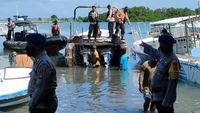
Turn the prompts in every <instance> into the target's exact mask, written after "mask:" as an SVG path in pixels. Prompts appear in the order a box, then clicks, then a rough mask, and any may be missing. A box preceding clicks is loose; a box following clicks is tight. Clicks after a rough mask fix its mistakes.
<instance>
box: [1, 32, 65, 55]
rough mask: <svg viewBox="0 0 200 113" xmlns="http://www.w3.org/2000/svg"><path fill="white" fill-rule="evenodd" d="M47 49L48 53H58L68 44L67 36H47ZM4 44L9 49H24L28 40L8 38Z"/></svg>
mask: <svg viewBox="0 0 200 113" xmlns="http://www.w3.org/2000/svg"><path fill="white" fill-rule="evenodd" d="M46 40H47V43H46V45H45V49H46V51H47V53H48V54H57V53H58V52H59V51H60V50H61V49H63V48H65V46H66V44H67V37H65V36H51V37H47V39H46ZM3 45H4V47H5V48H7V49H12V50H17V51H24V50H25V48H26V45H27V42H26V41H14V40H6V41H4V42H3Z"/></svg>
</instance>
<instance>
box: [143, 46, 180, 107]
mask: <svg viewBox="0 0 200 113" xmlns="http://www.w3.org/2000/svg"><path fill="white" fill-rule="evenodd" d="M144 48H145V49H146V53H147V54H148V53H149V54H150V55H156V57H157V58H159V62H158V64H157V68H156V70H155V72H154V76H153V77H152V80H151V86H152V90H153V101H162V106H171V105H173V103H174V102H175V100H176V87H177V83H178V79H179V70H180V64H179V60H178V58H177V56H176V55H175V54H174V53H171V54H170V55H168V56H164V55H163V54H160V52H159V51H158V50H157V49H154V48H152V47H151V46H150V45H145V46H144ZM152 53H153V54H152ZM153 57H155V56H153Z"/></svg>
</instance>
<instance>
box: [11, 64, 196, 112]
mask: <svg viewBox="0 0 200 113" xmlns="http://www.w3.org/2000/svg"><path fill="white" fill-rule="evenodd" d="M138 72H139V70H137V69H134V70H129V71H119V70H116V69H115V68H104V67H101V68H81V67H73V68H66V67H64V68H61V67H59V68H57V78H58V87H57V90H56V92H57V96H58V99H59V106H58V109H57V113H143V112H142V104H143V101H144V99H143V95H142V94H141V93H140V92H139V91H138ZM177 92H178V96H177V101H176V103H175V112H176V113H189V112H192V111H196V110H198V109H200V95H199V87H198V86H196V85H194V84H188V83H185V82H179V84H178V91H177ZM27 110H28V107H27V104H23V105H21V106H17V107H16V108H15V109H9V110H8V112H9V113H27V112H28V111H27Z"/></svg>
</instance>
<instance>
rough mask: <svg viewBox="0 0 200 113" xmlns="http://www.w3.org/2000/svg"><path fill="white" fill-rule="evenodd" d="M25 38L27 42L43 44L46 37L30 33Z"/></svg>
mask: <svg viewBox="0 0 200 113" xmlns="http://www.w3.org/2000/svg"><path fill="white" fill-rule="evenodd" d="M26 40H27V42H28V43H31V44H33V45H45V43H46V37H44V36H43V35H41V34H39V33H31V34H28V35H27V36H26Z"/></svg>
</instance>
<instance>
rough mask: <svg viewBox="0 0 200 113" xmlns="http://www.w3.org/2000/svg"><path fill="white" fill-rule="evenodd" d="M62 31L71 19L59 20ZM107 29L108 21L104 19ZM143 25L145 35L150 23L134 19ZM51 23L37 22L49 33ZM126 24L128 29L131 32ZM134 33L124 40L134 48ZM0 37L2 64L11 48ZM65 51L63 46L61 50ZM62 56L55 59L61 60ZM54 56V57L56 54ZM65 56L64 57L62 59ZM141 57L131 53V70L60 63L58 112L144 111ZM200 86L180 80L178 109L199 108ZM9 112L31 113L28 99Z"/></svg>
mask: <svg viewBox="0 0 200 113" xmlns="http://www.w3.org/2000/svg"><path fill="white" fill-rule="evenodd" d="M60 25H61V29H62V32H61V33H62V34H64V35H66V36H69V33H70V32H69V23H63V24H60ZM76 26H77V28H78V29H77V31H78V32H81V31H82V29H83V30H84V31H86V30H87V28H88V23H77V24H76ZM100 26H101V28H104V29H106V28H107V24H106V23H102V24H101V25H100ZM137 26H139V27H140V31H141V35H142V37H145V36H146V32H147V31H149V29H150V25H149V23H137V24H136V23H133V27H137ZM50 27H51V24H38V29H39V32H41V33H44V32H45V33H50ZM130 31H131V29H130V28H129V26H126V32H130ZM133 38H134V37H132V35H129V34H127V33H126V35H125V41H126V42H127V44H128V47H129V48H131V46H132V42H133ZM4 40H5V39H4V38H2V37H1V38H0V60H1V63H0V68H4V67H6V66H8V65H9V63H8V54H9V53H10V51H9V50H6V49H4V48H3V45H2V42H3V41H4ZM60 52H61V54H64V50H61V51H60ZM62 58H63V57H59V59H57V60H56V61H59V60H61V59H62ZM53 59H55V58H53ZM62 60H63V59H62ZM138 61H139V59H138V58H136V60H135V59H134V57H133V56H131V53H130V56H129V70H128V71H119V70H117V69H116V68H104V67H101V68H100V69H93V68H83V67H70V68H67V67H57V78H58V87H57V90H56V93H57V96H58V101H59V104H58V109H57V113H143V110H142V109H143V108H142V106H143V102H144V99H143V95H142V94H141V93H140V92H139V91H138V73H139V70H138V69H137V68H136V64H137V62H138ZM199 89H200V87H199V86H197V85H195V84H191V83H188V82H185V81H180V82H179V84H178V89H177V93H178V95H177V101H176V103H175V112H176V113H191V112H193V111H197V110H199V109H200V95H199V92H200V91H199ZM6 112H8V113H28V106H27V103H24V104H22V105H19V106H15V107H13V108H10V109H8V110H6Z"/></svg>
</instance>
